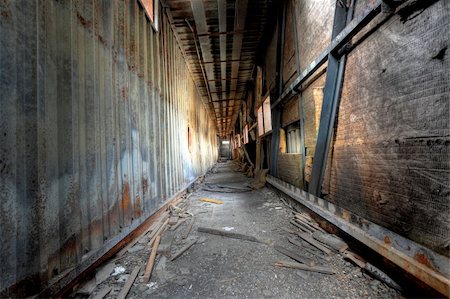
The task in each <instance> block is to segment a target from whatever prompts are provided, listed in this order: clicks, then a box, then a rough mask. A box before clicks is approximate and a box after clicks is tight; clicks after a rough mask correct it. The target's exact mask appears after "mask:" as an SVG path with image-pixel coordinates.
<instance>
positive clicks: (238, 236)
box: [197, 227, 272, 245]
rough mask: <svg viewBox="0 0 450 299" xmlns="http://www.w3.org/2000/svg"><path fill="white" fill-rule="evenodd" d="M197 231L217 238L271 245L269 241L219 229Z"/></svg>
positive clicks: (201, 228) (200, 229)
mask: <svg viewBox="0 0 450 299" xmlns="http://www.w3.org/2000/svg"><path fill="white" fill-rule="evenodd" d="M197 231H198V232H201V233H207V234H212V235H218V236H222V237H227V238H232V239H239V240H246V241H250V242H256V243H263V244H268V245H270V244H271V243H272V242H271V241H270V240H261V239H259V238H256V237H254V236H247V235H244V234H239V233H234V232H229V231H225V230H221V229H214V228H208V227H198V229H197Z"/></svg>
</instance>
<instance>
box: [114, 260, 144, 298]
mask: <svg viewBox="0 0 450 299" xmlns="http://www.w3.org/2000/svg"><path fill="white" fill-rule="evenodd" d="M140 269H141V267H139V266H136V267H134V269H133V272H131V275H130V276H129V277H128V279H127V281H126V282H125V285H124V286H123V288H122V290H121V291H120V293H119V295H117V299H125V298H126V297H127V295H128V292H129V291H130V289H131V287H132V286H133V283H134V281H135V279H136V277H137V276H138V274H139V270H140Z"/></svg>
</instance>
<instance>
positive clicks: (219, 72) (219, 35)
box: [166, 0, 272, 137]
mask: <svg viewBox="0 0 450 299" xmlns="http://www.w3.org/2000/svg"><path fill="white" fill-rule="evenodd" d="M271 3H272V1H270V0H269V1H268V0H166V6H167V8H168V13H169V15H170V16H171V17H170V18H171V20H170V21H171V23H172V27H173V28H174V30H175V33H176V34H177V35H178V40H179V41H180V42H181V46H182V48H183V50H184V52H185V57H186V59H187V62H188V64H189V65H190V69H191V71H192V73H193V75H194V80H195V83H196V85H197V87H198V88H199V90H200V92H201V93H202V97H203V98H204V102H205V103H208V106H209V109H210V112H211V115H213V117H215V120H216V122H217V129H218V132H219V135H220V136H221V137H226V136H228V135H229V134H230V133H231V131H232V128H233V125H234V122H235V121H236V118H237V113H238V111H239V105H240V100H242V99H243V97H244V96H245V91H246V86H247V82H248V80H250V79H251V75H252V72H253V68H254V65H255V60H256V55H257V50H258V48H259V46H260V43H261V39H262V36H263V32H264V30H265V27H266V24H267V23H268V18H269V15H268V14H269V8H270V7H271V6H272V5H271Z"/></svg>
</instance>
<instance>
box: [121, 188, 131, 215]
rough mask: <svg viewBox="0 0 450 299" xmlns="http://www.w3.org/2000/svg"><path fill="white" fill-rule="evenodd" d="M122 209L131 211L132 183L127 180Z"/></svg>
mask: <svg viewBox="0 0 450 299" xmlns="http://www.w3.org/2000/svg"><path fill="white" fill-rule="evenodd" d="M121 202H122V209H123V210H124V211H129V210H130V207H131V200H130V185H128V182H125V183H124V184H123V187H122V198H121Z"/></svg>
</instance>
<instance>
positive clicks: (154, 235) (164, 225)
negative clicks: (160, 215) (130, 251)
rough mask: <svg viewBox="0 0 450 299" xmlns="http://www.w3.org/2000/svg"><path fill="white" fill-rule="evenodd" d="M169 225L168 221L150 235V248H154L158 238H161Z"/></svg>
mask: <svg viewBox="0 0 450 299" xmlns="http://www.w3.org/2000/svg"><path fill="white" fill-rule="evenodd" d="M168 223H169V219H166V221H165V222H164V223H163V224H162V225H161V226H160V227H159V228H158V229H156V230H154V231H152V233H151V234H150V237H149V238H150V242H148V246H149V247H152V245H153V243H154V242H155V240H156V238H157V236H159V235H160V234H161V233H162V232H163V231H164V229H165V228H166V226H167V224H168Z"/></svg>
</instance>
